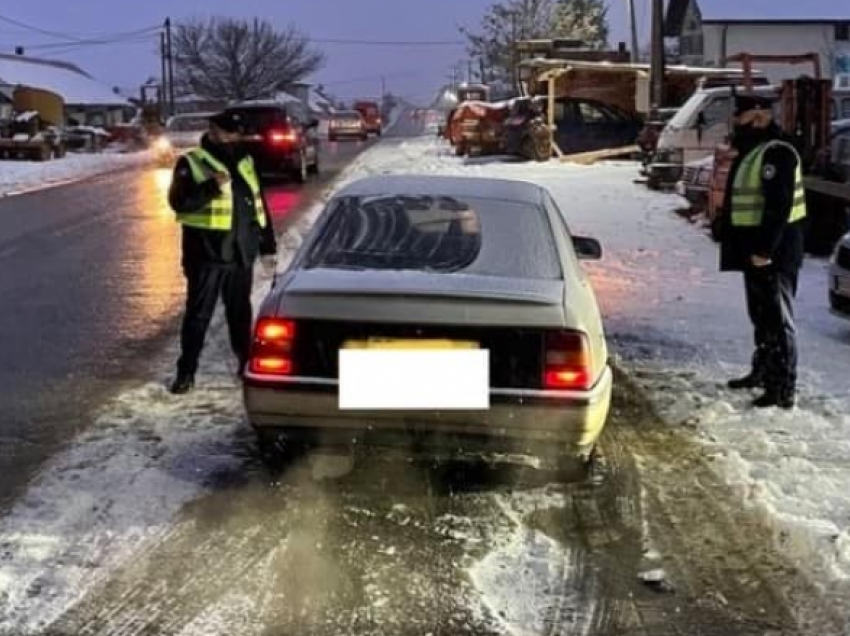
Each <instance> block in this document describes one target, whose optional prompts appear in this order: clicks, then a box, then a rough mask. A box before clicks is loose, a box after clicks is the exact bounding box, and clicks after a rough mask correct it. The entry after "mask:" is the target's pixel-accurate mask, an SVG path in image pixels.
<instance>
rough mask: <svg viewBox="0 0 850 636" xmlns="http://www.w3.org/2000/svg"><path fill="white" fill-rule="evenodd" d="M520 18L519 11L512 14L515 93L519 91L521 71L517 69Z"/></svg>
mask: <svg viewBox="0 0 850 636" xmlns="http://www.w3.org/2000/svg"><path fill="white" fill-rule="evenodd" d="M518 17H519V15H518V12H517V11H512V12H511V75H512V77H513V85H514V86H513V88H514V90H515V91H518V90H519V69H518V68H517V66H518V64H519V60H518V55H517V53H518V51H517V45H516V41H517V39H518V38H519V29H518V28H517V18H518Z"/></svg>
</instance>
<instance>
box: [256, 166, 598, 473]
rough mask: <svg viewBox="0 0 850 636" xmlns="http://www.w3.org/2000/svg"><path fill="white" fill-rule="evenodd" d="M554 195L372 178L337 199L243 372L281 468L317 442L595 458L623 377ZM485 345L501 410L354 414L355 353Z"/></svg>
mask: <svg viewBox="0 0 850 636" xmlns="http://www.w3.org/2000/svg"><path fill="white" fill-rule="evenodd" d="M600 256H601V248H600V246H599V244H598V243H597V242H596V241H594V240H593V239H589V238H584V237H579V236H574V235H572V234H571V232H570V230H569V228H568V226H567V223H566V221H565V214H564V211H562V210H560V209H559V208H558V206H557V204H556V203H555V201H554V200H553V198H552V197H551V195H550V194H549V193H548V192H547V191H546V190H545V189H543V188H541V187H540V186H537V185H534V184H531V183H525V182H517V181H505V180H500V179H484V178H470V177H443V176H380V177H369V178H366V179H362V180H359V181H356V182H354V183H352V184H349V185H347V186H345V187H344V188H343V189H342V190H341V191H340V192H338V193H336V194H335V195H334V196H333V197H332V199H331V200H330V201H329V202H328V204H327V206H326V207H325V209H324V211H323V212H322V214H321V215H320V216H319V218H318V220H317V222H316V225H315V227H314V230H313V231H312V233H311V234H310V236H308V237H307V239H306V241H305V242H304V243H303V245H302V246H301V248H299V251H298V253H297V254H296V256H295V258H294V259H293V261H292V262H291V264H290V265H289V268H288V269H287V270H286V271H285V272H283V273H282V274H280V275H279V276H278V278H277V280H276V281H275V284H274V286H273V289H272V291H271V292H270V294H269V296H268V297H267V298H266V299H265V301H264V302H263V304H262V306H261V308H260V310H259V312H258V320H257V322H256V326H255V332H254V338H253V346H252V350H251V355H250V360H249V363H248V367H247V369H246V372H245V376H244V398H245V405H246V410H247V414H248V420H249V422H250V423H251V425H252V426H253V427H254V429H255V431H256V432H257V434H258V437H259V441H260V444H261V446H262V447H263V449H264V451H265V453H264V454H265V455H266V456H267V457H272V458H273V457H274V456H275V455H280V454H281V453H283V454H286V452H287V449H293V450H294V449H297V448H299V447H302V446H304V445H307V446H311V445H318V444H325V445H327V444H329V445H343V446H346V447H350V446H352V445H354V444H357V445H360V444H365V445H367V446H368V445H384V444H389V445H393V444H401V445H405V446H409V444H410V443H411V441H412V440H413V439H415V441H416V445H417V447H419V448H429V447H431V448H434V447H439V448H441V450H443V451H449V452H457V451H458V450H460V451H462V452H463V451H480V450H481V449H482V448H485V449H491V450H495V451H497V452H514V453H532V454H537V455H538V456H541V457H543V458H551V459H555V460H556V461H558V462H561V461H564V462H566V463H567V465H572V464H573V463H574V462H575V460H580V461H584V460H586V459H587V458H588V457H589V455H590V454H591V452H592V449H593V447H594V444H595V442H596V440H597V439H598V437H599V434H600V433H601V431H602V428H603V426H604V424H605V420H606V417H607V415H608V411H609V405H610V401H611V390H612V382H613V379H612V373H611V369H610V367H609V364H608V348H607V344H606V339H605V333H604V330H603V325H602V320H601V317H600V311H599V307H598V306H597V302H596V298H595V296H594V293H593V290H592V288H591V286H590V282H589V278H588V276H587V274H586V272H585V271H584V268H583V266H582V263H581V259H596V258H599V257H600ZM364 348H366V349H394V348H395V349H399V348H402V349H420V350H421V349H431V350H435V349H436V350H441V349H442V350H445V349H458V348H466V349H486V350H488V351H489V369H490V371H489V387H490V389H489V394H490V408H489V409H485V410H467V411H457V410H441V409H429V410H411V411H408V410H401V411H398V410H393V411H382V410H371V409H370V410H365V411H364V410H341V409H340V407H339V401H338V400H339V398H338V392H339V357H340V350H347V349H364Z"/></svg>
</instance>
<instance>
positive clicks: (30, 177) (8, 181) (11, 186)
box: [0, 152, 151, 197]
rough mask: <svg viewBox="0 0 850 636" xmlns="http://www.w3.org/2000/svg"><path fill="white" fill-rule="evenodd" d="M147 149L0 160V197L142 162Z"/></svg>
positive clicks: (143, 162)
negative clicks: (49, 158) (52, 158)
mask: <svg viewBox="0 0 850 636" xmlns="http://www.w3.org/2000/svg"><path fill="white" fill-rule="evenodd" d="M150 160H151V155H150V153H149V152H132V153H117V152H104V153H101V154H74V153H69V154H68V155H66V156H65V157H64V158H62V159H55V160H51V161H44V162H38V161H0V197H2V196H8V195H13V194H19V193H21V192H26V191H30V190H37V189H39V188H43V187H48V186H52V185H57V184H61V183H68V182H71V181H78V180H80V179H85V178H87V177H92V176H95V175H99V174H104V173H107V172H112V171H114V170H121V169H124V168H128V167H132V166H138V165H143V164H145V163H147V162H149V161H150Z"/></svg>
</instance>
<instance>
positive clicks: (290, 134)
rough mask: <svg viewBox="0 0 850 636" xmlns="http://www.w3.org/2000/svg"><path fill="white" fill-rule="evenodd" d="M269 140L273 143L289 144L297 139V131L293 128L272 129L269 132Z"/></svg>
mask: <svg viewBox="0 0 850 636" xmlns="http://www.w3.org/2000/svg"><path fill="white" fill-rule="evenodd" d="M269 140H270V141H271V142H272V143H273V144H275V145H280V144H291V143H295V142H296V141H298V133H297V132H296V131H294V130H273V131H271V132H270V133H269Z"/></svg>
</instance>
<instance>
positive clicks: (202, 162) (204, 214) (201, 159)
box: [177, 148, 266, 232]
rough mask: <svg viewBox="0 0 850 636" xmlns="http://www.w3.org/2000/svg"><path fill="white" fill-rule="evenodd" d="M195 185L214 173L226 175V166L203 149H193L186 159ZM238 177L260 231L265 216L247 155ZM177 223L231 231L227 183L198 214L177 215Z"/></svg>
mask: <svg viewBox="0 0 850 636" xmlns="http://www.w3.org/2000/svg"><path fill="white" fill-rule="evenodd" d="M184 156H185V157H186V160H187V161H188V162H189V167H190V169H191V170H192V178H193V179H194V180H195V182H196V183H203V182H204V181H207V180H208V179H209V178H210V177H212V176H213V170H214V171H219V172H227V171H228V170H227V166H225V165H224V164H223V163H221V162H220V161H219V160H218V159H216V158H215V157H213V156H212V155H211V154H210V153H209V152H207V151H206V150H204V149H203V148H195V149H193V150H190V151H189V152H187V153H186V154H185V155H184ZM238 170H239V174H241V175H242V178H244V179H245V182H246V183H247V184H248V186H249V187H250V188H251V192H252V193H253V195H254V210H255V213H256V215H257V223H259V225H260V227H265V226H266V213H265V207H264V206H263V197H262V193H261V188H260V178H259V176H257V171H256V169H255V168H254V160H253V158H252V157H251V156H250V155H247V156H246V157H245V158H243V159H242V160H241V161H240V162H239V166H238ZM177 222H178V223H181V224H183V225H187V226H189V227H195V228H199V229H202V230H219V231H222V232H227V231H230V229H231V228H232V227H233V189H232V186H231V184H230V183H228V184H226V185H225V186H223V187H222V188H221V194H220V195H219V196H217V197H216V198H215V199H213V200H212V201H210V202H209V204H208V205H207V206H206V207H204V208H203V209H201V210H197V211H195V212H188V213H178V214H177Z"/></svg>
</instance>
